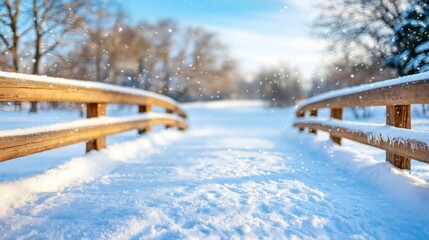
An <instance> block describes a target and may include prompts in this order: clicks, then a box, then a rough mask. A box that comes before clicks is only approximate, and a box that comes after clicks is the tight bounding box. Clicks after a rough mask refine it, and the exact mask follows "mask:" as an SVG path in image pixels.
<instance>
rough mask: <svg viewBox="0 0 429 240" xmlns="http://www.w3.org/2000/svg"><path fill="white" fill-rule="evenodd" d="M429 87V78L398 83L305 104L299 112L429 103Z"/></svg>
mask: <svg viewBox="0 0 429 240" xmlns="http://www.w3.org/2000/svg"><path fill="white" fill-rule="evenodd" d="M428 89H429V80H425V81H418V82H409V83H406V84H398V85H393V86H389V87H384V88H377V89H371V90H369V91H365V92H358V93H354V94H349V95H345V96H341V97H333V98H329V99H325V100H321V101H318V102H315V103H309V104H304V105H302V106H301V107H300V108H299V109H298V113H299V112H305V111H311V110H312V109H320V108H328V107H329V108H344V107H365V106H386V105H408V104H425V103H429V91H428Z"/></svg>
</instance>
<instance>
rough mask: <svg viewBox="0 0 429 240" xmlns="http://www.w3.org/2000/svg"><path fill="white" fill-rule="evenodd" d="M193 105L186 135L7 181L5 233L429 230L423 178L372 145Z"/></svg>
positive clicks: (337, 235) (277, 115)
mask: <svg viewBox="0 0 429 240" xmlns="http://www.w3.org/2000/svg"><path fill="white" fill-rule="evenodd" d="M208 106H211V107H208ZM188 112H189V115H190V124H189V125H190V126H191V128H190V130H189V131H188V132H186V133H179V132H176V131H174V130H173V131H167V132H163V133H152V134H149V135H146V136H143V137H141V138H139V139H136V140H133V141H129V142H124V143H119V144H116V145H114V146H111V147H109V148H107V149H106V150H103V151H101V152H100V153H91V154H89V155H88V156H84V157H80V158H76V159H73V160H70V161H68V162H65V163H64V164H63V165H61V166H58V167H54V168H53V169H50V170H48V171H46V172H43V173H41V174H37V175H35V176H28V177H24V178H22V179H18V180H12V181H3V182H1V183H0V192H1V194H0V203H1V207H0V238H2V239H15V238H18V237H23V238H24V239H25V238H27V239H30V238H31V239H33V238H36V239H37V238H40V239H45V238H51V239H81V238H88V239H98V238H107V239H130V238H131V239H183V238H185V239H188V238H197V239H201V238H213V239H218V238H221V239H232V238H234V237H237V238H246V239H249V238H250V239H254V238H271V239H294V238H297V239H303V238H304V239H305V238H333V239H344V238H351V239H371V238H375V239H380V238H381V239H383V238H385V239H410V238H417V239H418V238H421V239H422V238H425V237H428V236H429V217H428V210H426V209H427V208H426V206H427V201H428V200H429V188H428V186H427V184H426V183H425V182H424V181H420V180H419V179H417V178H413V177H410V176H409V175H407V174H403V173H400V172H399V171H396V170H394V169H392V168H391V167H390V166H389V165H388V164H385V163H378V162H376V161H373V160H371V159H370V160H368V158H370V157H369V154H365V152H364V148H362V149H363V150H362V151H363V152H361V153H358V152H356V151H353V150H350V149H348V150H347V146H345V147H344V149H343V148H341V149H340V148H337V147H335V146H333V145H332V144H331V143H329V142H326V141H320V140H317V139H316V138H314V137H313V136H309V135H308V134H298V133H297V131H296V130H295V129H293V128H292V126H291V122H292V118H293V116H294V114H293V109H287V110H281V109H269V108H263V107H260V106H256V107H255V106H249V105H239V106H235V107H225V106H222V105H220V106H218V107H216V105H195V106H193V107H189V108H188ZM17 161H18V160H17ZM17 164H18V163H17ZM397 188H401V189H397Z"/></svg>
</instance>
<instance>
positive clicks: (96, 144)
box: [86, 103, 106, 152]
mask: <svg viewBox="0 0 429 240" xmlns="http://www.w3.org/2000/svg"><path fill="white" fill-rule="evenodd" d="M102 116H106V104H104V103H87V104H86V118H97V117H102ZM104 147H106V136H102V137H99V138H96V139H93V140H89V141H87V142H86V152H90V151H92V150H101V149H102V148H104Z"/></svg>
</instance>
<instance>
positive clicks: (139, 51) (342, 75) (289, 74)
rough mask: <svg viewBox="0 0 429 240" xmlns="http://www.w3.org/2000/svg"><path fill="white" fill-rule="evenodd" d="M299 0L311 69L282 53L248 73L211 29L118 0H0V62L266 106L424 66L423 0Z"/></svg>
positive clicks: (185, 98)
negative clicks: (313, 43) (304, 9)
mask: <svg viewBox="0 0 429 240" xmlns="http://www.w3.org/2000/svg"><path fill="white" fill-rule="evenodd" d="M309 5H310V7H311V12H312V14H311V15H310V14H309V16H314V17H313V18H312V20H311V22H310V25H311V34H312V35H313V36H314V37H315V38H318V39H319V40H318V41H321V42H324V43H325V44H324V46H325V47H324V48H325V49H324V50H322V51H323V54H324V55H325V57H324V58H322V59H321V61H320V62H319V65H318V67H317V68H316V71H314V72H313V73H312V75H308V74H306V75H305V76H303V74H302V71H306V70H305V69H300V68H297V66H296V65H294V61H293V59H291V60H288V61H287V62H278V63H275V64H273V63H271V64H264V65H262V66H260V67H259V70H258V71H256V72H253V75H252V76H249V75H248V74H247V73H246V72H244V73H243V72H240V68H239V65H240V62H239V61H238V60H236V59H234V56H231V55H230V54H229V49H228V48H229V46H228V44H227V43H226V41H224V39H222V38H221V37H219V35H218V34H217V32H216V31H214V30H210V29H208V28H206V27H204V26H198V24H197V23H196V24H185V23H181V22H179V21H178V20H175V19H174V18H165V19H159V20H155V21H147V20H145V19H144V14H142V17H141V18H139V19H138V20H136V19H133V18H132V17H130V15H129V14H128V13H127V12H126V11H127V10H126V9H125V8H124V6H123V4H121V1H116V2H115V1H79V0H73V1H63V0H49V1H18V0H10V1H9V0H8V1H6V0H4V1H2V2H1V5H0V6H1V8H0V11H1V12H0V17H1V18H0V19H1V23H2V25H1V28H0V37H1V38H0V39H1V41H0V43H1V45H0V52H1V55H0V70H3V71H14V72H20V73H32V74H41V75H47V76H55V77H63V78H70V79H78V80H85V81H98V82H105V83H111V84H117V85H123V86H129V87H133V88H141V89H145V90H150V91H154V92H157V93H161V94H163V95H167V96H170V97H172V98H174V99H176V100H178V101H180V102H189V101H196V100H219V99H264V100H268V101H270V102H271V104H272V105H273V106H289V105H293V104H295V103H296V101H297V100H299V99H303V98H305V97H308V96H312V95H315V94H319V93H322V92H326V91H329V90H333V89H338V88H344V87H349V86H355V85H359V84H363V83H371V82H376V81H379V80H385V79H390V78H393V77H396V76H405V75H409V74H414V73H420V72H425V71H427V70H428V67H427V66H428V64H429V63H428V62H429V60H428V58H427V55H428V51H429V47H428V46H429V45H428V34H427V31H428V20H427V19H428V18H429V17H428V14H427V11H428V9H427V8H428V7H427V6H426V2H425V1H412V0H404V1H402V0H401V1H362V0H353V1H343V0H336V1H329V2H324V1H320V2H314V3H312V4H310V3H309ZM142 12H143V13H144V9H142ZM240 41H245V39H242V40H240ZM248 51H252V50H251V49H248ZM305 83H306V84H305ZM36 107H37V106H36V103H33V104H32V108H31V111H36V110H37V108H36ZM50 107H59V106H50Z"/></svg>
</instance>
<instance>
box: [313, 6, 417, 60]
mask: <svg viewBox="0 0 429 240" xmlns="http://www.w3.org/2000/svg"><path fill="white" fill-rule="evenodd" d="M411 1H412V0H395V1H392V0H377V1H371V0H330V1H323V2H321V3H320V5H319V6H318V7H319V9H320V14H319V17H318V18H317V19H316V20H315V22H314V28H315V30H316V33H318V34H319V35H321V36H323V37H325V38H327V39H329V40H331V43H332V45H331V48H332V49H334V50H339V51H340V52H344V53H346V54H347V55H352V56H361V57H362V56H363V57H366V58H367V59H368V58H369V59H382V58H384V57H385V56H386V54H389V53H390V51H391V46H390V44H389V41H390V40H391V38H392V36H393V33H394V30H395V26H396V25H397V24H398V23H399V22H400V21H401V15H402V13H403V12H404V11H405V10H406V9H407V8H408V7H409V6H410V3H411Z"/></svg>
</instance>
